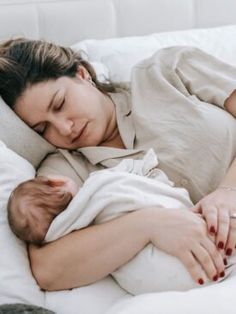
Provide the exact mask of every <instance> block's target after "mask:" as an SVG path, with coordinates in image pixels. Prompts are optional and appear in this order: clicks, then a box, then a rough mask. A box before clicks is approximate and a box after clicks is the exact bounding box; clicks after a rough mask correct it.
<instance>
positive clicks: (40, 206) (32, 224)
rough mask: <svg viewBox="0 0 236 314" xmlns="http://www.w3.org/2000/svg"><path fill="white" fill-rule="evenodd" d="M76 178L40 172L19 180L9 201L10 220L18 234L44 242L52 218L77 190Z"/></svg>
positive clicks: (30, 241) (29, 240) (31, 239)
mask: <svg viewBox="0 0 236 314" xmlns="http://www.w3.org/2000/svg"><path fill="white" fill-rule="evenodd" d="M77 191H78V188H77V186H76V184H75V182H74V181H72V180H71V179H70V178H67V177H64V176H54V175H50V176H47V177H44V176H41V177H37V178H35V179H32V180H28V181H25V182H22V183H21V184H19V185H18V186H17V187H16V188H15V189H14V191H13V192H12V194H11V196H10V198H9V201H8V221H9V225H10V227H11V229H12V231H13V232H14V233H15V235H16V236H17V237H18V238H20V239H22V240H24V241H26V242H28V243H35V244H41V243H42V242H43V240H44V238H45V236H46V233H47V231H48V229H49V226H50V224H51V222H52V220H53V219H54V218H55V217H56V216H57V215H58V214H60V213H61V212H62V211H63V210H64V209H66V207H67V205H68V204H69V202H70V201H71V199H72V198H73V196H74V195H75V194H76V193H77Z"/></svg>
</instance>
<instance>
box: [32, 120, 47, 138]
mask: <svg viewBox="0 0 236 314" xmlns="http://www.w3.org/2000/svg"><path fill="white" fill-rule="evenodd" d="M46 128H47V122H44V123H40V124H39V125H37V126H36V127H35V128H34V131H35V132H37V133H38V134H39V135H43V134H44V133H45V131H46Z"/></svg>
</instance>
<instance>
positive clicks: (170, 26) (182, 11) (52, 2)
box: [0, 0, 236, 45]
mask: <svg viewBox="0 0 236 314" xmlns="http://www.w3.org/2000/svg"><path fill="white" fill-rule="evenodd" d="M226 24H236V18H235V0H0V40H3V39H6V38H9V37H12V36H14V37H15V36H26V37H30V38H42V39H48V40H52V41H54V42H57V43H60V44H65V45H70V44H73V43H75V42H77V41H79V40H82V39H86V38H94V39H104V38H111V37H123V36H132V35H145V34H150V33H156V32H162V31H171V30H181V29H189V28H204V27H214V26H220V25H226Z"/></svg>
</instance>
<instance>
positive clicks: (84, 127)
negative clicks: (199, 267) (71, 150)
mask: <svg viewBox="0 0 236 314" xmlns="http://www.w3.org/2000/svg"><path fill="white" fill-rule="evenodd" d="M87 124H88V123H85V125H84V126H83V127H82V129H80V130H79V133H78V135H77V136H76V137H75V138H74V139H73V140H72V142H71V143H74V142H76V141H77V140H79V138H80V137H82V136H83V134H84V131H85V129H86V126H87Z"/></svg>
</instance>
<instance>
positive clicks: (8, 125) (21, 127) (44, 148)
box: [0, 98, 55, 167]
mask: <svg viewBox="0 0 236 314" xmlns="http://www.w3.org/2000/svg"><path fill="white" fill-rule="evenodd" d="M0 141H3V142H4V143H5V144H6V145H7V147H9V148H10V149H12V150H14V152H16V153H17V154H19V155H20V156H22V157H23V158H25V159H27V160H28V161H29V162H30V163H31V164H32V165H34V166H35V167H37V166H38V165H39V164H40V162H41V161H42V160H43V158H44V157H45V156H46V155H47V154H48V153H50V152H53V151H54V150H55V147H54V146H53V145H51V144H49V143H48V142H47V141H46V140H45V139H43V138H42V137H41V136H40V135H39V134H37V133H36V132H35V131H33V130H32V129H31V128H30V127H29V126H28V125H26V124H25V123H24V122H23V121H22V120H21V119H20V118H19V117H18V116H17V115H16V114H15V113H14V112H13V111H12V110H11V109H10V108H9V107H8V106H7V105H6V104H5V102H4V101H3V100H2V98H0Z"/></svg>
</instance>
